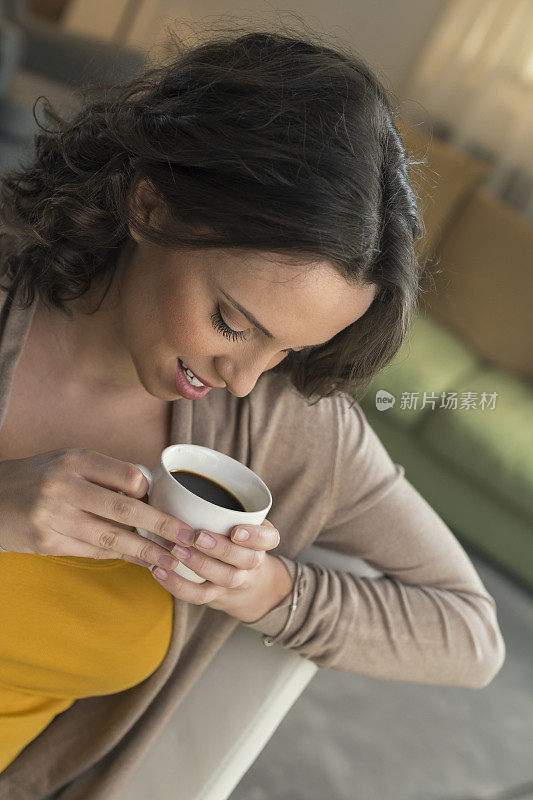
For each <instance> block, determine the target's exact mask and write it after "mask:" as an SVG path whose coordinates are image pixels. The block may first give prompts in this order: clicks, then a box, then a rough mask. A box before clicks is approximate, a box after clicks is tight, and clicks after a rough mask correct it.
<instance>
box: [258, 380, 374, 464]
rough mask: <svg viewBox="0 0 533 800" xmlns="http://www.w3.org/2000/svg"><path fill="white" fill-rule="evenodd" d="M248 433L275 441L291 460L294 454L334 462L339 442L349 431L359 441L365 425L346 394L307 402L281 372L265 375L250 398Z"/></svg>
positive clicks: (364, 421)
mask: <svg viewBox="0 0 533 800" xmlns="http://www.w3.org/2000/svg"><path fill="white" fill-rule="evenodd" d="M249 404H250V433H251V436H252V437H253V438H257V437H262V438H264V439H266V440H267V441H268V440H275V444H276V447H277V448H280V447H281V448H283V449H284V450H285V451H286V453H287V456H288V457H290V458H291V459H292V458H294V457H296V455H297V453H298V452H299V453H300V454H303V455H304V456H305V457H307V458H310V457H315V458H317V459H321V460H322V461H323V463H324V465H326V464H328V462H329V463H330V464H331V463H333V461H334V460H335V457H336V453H337V450H338V447H339V441H340V439H341V438H344V437H345V436H346V435H347V433H348V432H349V435H350V437H351V438H352V440H353V439H355V440H358V439H362V437H363V435H364V428H365V425H368V423H367V422H366V420H365V418H364V415H363V413H362V411H361V409H360V407H359V404H358V403H357V402H356V401H355V400H354V398H353V397H351V396H350V395H348V394H346V393H345V392H338V393H335V394H332V395H330V396H329V397H322V398H320V400H318V401H316V402H309V401H308V400H307V398H305V397H303V396H302V395H301V394H300V393H299V392H298V391H297V390H296V389H295V387H294V386H293V385H292V383H290V381H289V380H288V378H287V376H285V375H283V374H282V373H265V374H264V375H262V376H261V378H260V380H259V381H258V382H257V384H256V386H255V388H254V390H253V391H252V392H251V393H250V395H249Z"/></svg>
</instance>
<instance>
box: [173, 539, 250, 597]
mask: <svg viewBox="0 0 533 800" xmlns="http://www.w3.org/2000/svg"><path fill="white" fill-rule="evenodd" d="M172 552H173V555H176V556H177V557H178V558H179V560H180V561H182V562H183V563H184V564H186V566H187V567H189V568H190V569H192V570H193V571H194V572H196V573H197V575H199V576H200V577H201V578H206V579H207V580H208V581H211V582H212V583H215V584H216V585H217V586H223V587H224V588H225V589H236V588H237V587H238V586H241V585H242V584H243V583H244V581H245V580H246V579H247V578H248V570H247V569H239V568H238V567H234V566H232V565H231V564H227V563H226V562H224V561H219V560H218V559H216V558H212V557H211V556H208V555H206V554H205V553H201V552H200V551H199V550H197V549H196V548H195V547H184V548H181V546H179V549H178V546H176V547H173V548H172Z"/></svg>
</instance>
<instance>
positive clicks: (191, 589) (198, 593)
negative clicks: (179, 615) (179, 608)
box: [151, 570, 225, 606]
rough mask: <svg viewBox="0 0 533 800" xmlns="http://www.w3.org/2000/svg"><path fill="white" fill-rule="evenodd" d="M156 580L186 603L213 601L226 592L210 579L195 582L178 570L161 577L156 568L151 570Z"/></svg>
mask: <svg viewBox="0 0 533 800" xmlns="http://www.w3.org/2000/svg"><path fill="white" fill-rule="evenodd" d="M151 572H152V575H153V577H154V578H155V580H156V581H157V582H158V583H160V584H161V586H164V587H165V589H166V590H167V591H168V592H170V594H172V595H174V597H177V598H178V599H179V600H184V601H185V602H186V603H193V604H194V605H196V606H201V605H204V604H205V603H212V602H213V600H216V599H217V597H220V595H222V594H224V591H225V589H223V588H222V587H220V586H216V585H215V584H214V583H211V582H210V581H209V580H206V581H205V582H204V583H194V582H193V581H189V580H187V578H182V577H181V575H178V574H177V573H176V572H167V573H166V577H165V578H159V577H158V576H157V575H156V574H155V570H151Z"/></svg>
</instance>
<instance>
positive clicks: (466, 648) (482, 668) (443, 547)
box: [245, 394, 506, 689]
mask: <svg viewBox="0 0 533 800" xmlns="http://www.w3.org/2000/svg"><path fill="white" fill-rule="evenodd" d="M349 399H350V398H349V396H348V395H344V394H339V395H338V396H337V398H336V401H335V404H334V408H335V410H336V413H335V418H336V426H335V427H336V430H337V448H336V457H335V464H334V465H333V489H332V502H331V507H330V513H329V518H327V519H326V523H325V525H324V526H323V528H322V530H321V531H320V533H319V535H318V537H317V539H316V541H315V542H314V544H316V545H317V546H320V547H324V548H327V549H331V550H334V551H336V552H337V553H344V554H346V555H350V556H356V557H358V558H360V559H363V560H364V561H365V562H366V563H368V564H369V565H370V566H372V567H374V568H375V569H376V570H378V571H379V572H381V573H383V574H382V576H380V577H379V578H375V577H373V578H370V577H362V576H358V575H355V574H353V573H350V572H348V571H340V570H334V569H331V568H329V567H326V566H323V565H322V564H319V563H314V562H308V563H306V564H302V576H301V584H300V599H299V602H298V607H297V609H296V612H295V615H294V617H293V619H292V622H291V624H290V626H289V629H288V630H287V631H285V633H284V634H283V636H282V637H281V638H280V639H279V640H278V642H277V644H278V645H279V646H280V647H282V648H285V649H290V650H293V651H294V652H296V653H299V654H300V655H301V656H303V657H304V658H307V659H309V660H311V661H313V662H314V663H315V664H316V665H317V666H318V667H321V668H329V669H336V670H342V671H346V672H353V673H356V674H360V675H367V676H369V677H373V678H378V679H382V680H396V681H408V682H415V683H423V684H433V685H444V686H461V687H466V688H472V689H480V688H483V687H485V686H486V685H487V684H488V683H490V681H491V680H492V679H493V678H494V676H495V675H496V674H497V673H498V672H499V670H500V668H501V667H502V665H503V662H504V660H505V655H506V650H505V644H504V640H503V637H502V634H501V631H500V628H499V626H498V621H497V616H496V603H495V601H494V598H493V597H492V596H491V595H490V594H489V593H488V592H487V590H486V589H485V587H484V585H483V584H482V582H481V579H480V578H479V576H478V574H477V572H476V570H475V568H474V566H473V564H472V562H471V561H470V559H469V558H468V556H467V554H466V552H465V551H464V549H463V548H462V546H461V545H460V543H459V542H458V540H457V539H456V538H455V536H454V535H453V533H452V532H451V530H450V529H449V528H448V527H447V525H446V524H445V523H444V521H443V520H442V519H441V518H440V517H439V516H438V514H437V513H436V512H435V511H434V509H433V508H431V506H430V505H429V504H428V503H427V501H426V500H425V499H424V498H423V497H422V496H421V495H420V494H419V492H418V491H417V490H416V489H415V488H414V487H413V486H412V485H411V484H410V483H409V481H408V480H407V478H406V476H405V470H404V467H403V466H401V465H399V464H395V463H393V461H392V460H391V458H390V456H389V455H388V453H387V451H386V450H385V448H384V446H383V444H382V443H381V441H380V439H379V438H378V436H377V435H376V433H375V432H374V430H373V429H372V428H371V426H370V425H369V423H368V421H367V420H366V417H365V415H364V413H363V411H362V410H361V408H360V406H359V405H358V404H355V405H353V406H352V407H350V406H349V403H348V400H349ZM352 402H353V401H352ZM325 468H327V465H325ZM273 555H276V554H275V553H273ZM277 558H279V559H280V560H281V561H282V562H283V564H284V565H285V567H286V568H287V570H288V571H289V574H290V575H291V577H292V578H293V580H294V578H295V575H296V562H295V561H293V560H292V559H289V558H287V557H286V556H282V555H277ZM291 596H292V592H291V593H290V594H288V595H287V596H286V597H285V598H283V600H282V601H281V602H280V603H278V605H277V606H276V607H275V608H273V609H271V610H270V611H269V612H268V613H267V614H265V615H264V616H263V617H261V618H260V619H258V620H256V621H254V622H251V623H246V624H245V625H246V627H249V628H253V629H255V630H258V631H260V632H261V633H266V634H269V635H276V634H277V633H279V632H280V631H281V630H282V629H283V627H284V625H285V623H286V621H287V618H288V613H289V606H290V603H291Z"/></svg>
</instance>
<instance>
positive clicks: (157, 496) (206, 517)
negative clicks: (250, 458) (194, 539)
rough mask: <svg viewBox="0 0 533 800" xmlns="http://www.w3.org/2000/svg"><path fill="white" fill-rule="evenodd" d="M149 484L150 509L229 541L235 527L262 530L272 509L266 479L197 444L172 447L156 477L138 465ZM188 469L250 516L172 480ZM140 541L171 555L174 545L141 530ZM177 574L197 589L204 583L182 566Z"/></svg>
mask: <svg viewBox="0 0 533 800" xmlns="http://www.w3.org/2000/svg"><path fill="white" fill-rule="evenodd" d="M135 466H136V467H138V468H139V469H140V470H141V472H142V473H143V475H144V477H145V478H146V480H147V481H148V501H149V504H150V505H151V506H153V507H154V508H157V509H159V510H160V511H164V512H165V514H171V515H172V516H174V517H178V518H179V519H180V520H182V522H185V523H187V525H190V526H191V528H193V529H194V530H195V531H196V530H199V529H200V528H202V529H204V530H207V531H213V533H219V534H222V535H223V536H229V534H230V532H231V530H232V529H233V528H234V527H235V525H240V524H241V523H243V524H245V525H246V523H248V524H250V525H260V524H261V523H262V522H263V520H264V519H265V517H266V515H267V514H268V512H269V511H270V508H271V506H272V495H271V494H270V491H269V490H268V487H267V485H266V484H265V483H263V481H262V480H261V478H260V477H259V476H258V475H256V474H255V472H253V471H252V470H251V469H249V468H248V467H246V466H245V465H244V464H241V462H240V461H237V460H236V459H234V458H231V456H227V455H225V454H224V453H220V452H219V451H218V450H212V449H211V448H209V447H202V446H201V445H196V444H172V445H170V447H166V448H165V449H164V450H163V452H162V453H161V456H160V459H159V464H158V466H157V467H156V469H155V470H154V472H153V474H152V472H151V471H150V470H149V469H148V467H145V466H144V465H143V464H135ZM177 469H184V470H189V471H190V472H196V473H198V475H201V476H203V477H205V478H210V479H211V480H213V481H215V482H216V483H218V484H220V485H221V486H223V487H224V488H225V489H227V490H228V491H230V492H231V493H232V494H233V495H235V497H236V498H237V499H238V500H239V501H240V503H241V504H242V505H243V506H244V508H245V509H246V511H233V510H231V509H229V508H224V507H223V506H217V505H215V504H214V503H211V502H210V501H209V500H205V499H204V498H203V497H199V496H198V495H197V494H194V493H193V492H191V491H190V490H189V489H186V488H185V486H183V485H182V484H181V483H179V482H178V481H177V480H176V479H175V478H173V477H172V475H171V474H170V470H177ZM137 531H138V532H139V533H140V534H141V536H145V537H146V538H147V539H151V540H152V541H153V542H157V543H158V544H160V545H162V546H163V547H166V548H167V549H168V550H170V549H171V548H172V547H173V546H174V544H175V542H172V543H171V544H170V547H169V546H168V545H169V540H168V539H164V538H163V537H162V536H159V535H158V534H157V533H152V532H151V531H145V530H143V529H142V528H137ZM174 572H176V573H177V574H178V575H181V576H182V577H183V578H188V580H190V581H193V582H194V583H205V580H206V579H205V578H202V577H200V576H199V575H197V574H196V572H194V571H193V570H192V569H189V568H188V567H186V566H185V564H182V563H181V561H180V563H179V564H178V566H177V567H176V568H175V570H174Z"/></svg>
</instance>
